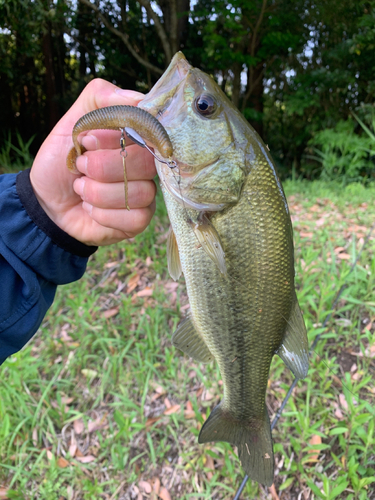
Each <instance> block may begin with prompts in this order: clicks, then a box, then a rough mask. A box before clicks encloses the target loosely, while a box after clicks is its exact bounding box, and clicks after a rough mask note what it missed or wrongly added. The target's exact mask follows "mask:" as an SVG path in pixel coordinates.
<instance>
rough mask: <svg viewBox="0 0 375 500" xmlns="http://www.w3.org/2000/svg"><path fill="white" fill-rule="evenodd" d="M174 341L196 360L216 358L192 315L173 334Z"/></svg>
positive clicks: (206, 361)
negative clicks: (199, 331) (196, 326)
mask: <svg viewBox="0 0 375 500" xmlns="http://www.w3.org/2000/svg"><path fill="white" fill-rule="evenodd" d="M172 343H173V345H174V346H175V347H177V349H180V351H182V352H184V353H185V354H187V355H188V356H190V357H191V358H193V359H194V360H195V361H200V362H201V363H209V362H210V361H212V360H213V359H214V357H213V355H212V354H211V351H210V350H209V349H208V347H207V345H206V343H205V341H204V340H203V338H202V337H201V335H200V334H199V333H198V332H197V330H196V329H195V326H194V325H193V322H192V320H191V316H190V315H188V316H187V317H186V318H185V319H183V320H182V321H181V323H180V324H179V325H178V327H177V330H176V331H175V332H174V334H173V336H172Z"/></svg>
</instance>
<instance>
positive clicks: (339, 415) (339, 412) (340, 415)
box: [335, 408, 344, 420]
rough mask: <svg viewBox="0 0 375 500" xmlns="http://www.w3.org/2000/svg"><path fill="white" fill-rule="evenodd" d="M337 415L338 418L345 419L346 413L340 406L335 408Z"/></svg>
mask: <svg viewBox="0 0 375 500" xmlns="http://www.w3.org/2000/svg"><path fill="white" fill-rule="evenodd" d="M335 417H336V418H337V420H343V419H344V415H343V414H342V411H341V410H340V408H336V410H335Z"/></svg>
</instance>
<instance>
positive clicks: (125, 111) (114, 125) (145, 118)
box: [66, 106, 173, 174]
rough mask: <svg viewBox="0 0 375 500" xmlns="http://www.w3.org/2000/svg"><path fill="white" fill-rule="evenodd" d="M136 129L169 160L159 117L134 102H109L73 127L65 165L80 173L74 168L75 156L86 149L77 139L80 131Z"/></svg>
mask: <svg viewBox="0 0 375 500" xmlns="http://www.w3.org/2000/svg"><path fill="white" fill-rule="evenodd" d="M126 128H129V129H133V130H135V131H136V132H137V133H138V134H139V135H140V136H141V137H142V138H143V139H144V140H145V141H147V142H149V143H150V144H152V145H153V146H155V147H156V148H157V149H158V150H159V152H160V154H161V156H163V158H168V159H169V160H170V161H171V157H172V154H173V147H172V143H171V140H170V139H169V136H168V134H167V131H166V130H165V128H164V127H163V125H162V124H161V123H159V122H158V120H157V119H156V118H155V117H154V116H152V115H151V114H150V113H148V112H147V111H145V110H143V109H141V108H136V107H135V106H109V107H107V108H100V109H95V110H94V111H91V112H90V113H87V114H86V115H84V116H82V117H81V118H80V119H79V120H78V121H77V123H76V124H75V125H74V128H73V143H74V148H72V149H71V150H70V152H69V154H68V157H67V159H66V164H67V167H68V169H69V170H70V171H71V172H73V173H75V174H79V173H80V172H79V171H78V170H77V168H76V158H77V156H79V155H80V154H82V153H84V152H85V149H84V148H83V146H81V145H80V144H79V142H78V136H79V134H80V133H81V132H85V131H87V130H97V129H107V130H122V129H126Z"/></svg>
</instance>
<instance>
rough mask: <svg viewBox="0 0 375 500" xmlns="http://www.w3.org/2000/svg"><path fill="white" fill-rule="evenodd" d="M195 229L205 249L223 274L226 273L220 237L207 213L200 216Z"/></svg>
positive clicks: (194, 226)
mask: <svg viewBox="0 0 375 500" xmlns="http://www.w3.org/2000/svg"><path fill="white" fill-rule="evenodd" d="M193 224H194V223H193ZM193 231H194V234H195V235H196V237H197V239H198V241H199V243H200V244H201V245H202V248H203V250H204V251H205V252H206V254H207V255H208V256H209V257H210V259H212V260H213V261H214V262H215V264H216V265H217V267H218V268H219V271H220V272H221V274H224V275H226V274H227V265H226V263H225V253H224V250H223V247H222V244H221V241H220V237H219V235H218V233H217V231H216V229H215V228H214V226H213V225H212V224H211V222H210V221H209V220H208V218H207V216H206V215H204V214H202V215H201V216H200V217H199V221H198V222H197V223H196V224H194V225H193Z"/></svg>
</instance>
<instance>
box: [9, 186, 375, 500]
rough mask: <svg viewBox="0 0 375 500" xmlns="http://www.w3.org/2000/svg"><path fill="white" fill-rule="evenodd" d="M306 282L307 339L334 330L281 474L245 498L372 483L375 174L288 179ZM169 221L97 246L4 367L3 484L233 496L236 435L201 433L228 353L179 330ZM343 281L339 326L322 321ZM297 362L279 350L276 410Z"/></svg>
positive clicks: (83, 492) (279, 458)
mask: <svg viewBox="0 0 375 500" xmlns="http://www.w3.org/2000/svg"><path fill="white" fill-rule="evenodd" d="M286 192H287V195H288V201H289V206H290V210H291V213H292V219H293V225H294V238H295V247H296V251H295V262H296V280H297V295H298V298H299V301H300V304H301V308H302V311H303V314H304V317H305V321H306V325H307V329H308V334H309V339H310V342H312V341H313V340H314V338H315V337H316V336H317V335H319V334H322V336H321V339H320V340H319V342H318V344H317V347H316V348H315V350H314V352H313V353H312V356H311V361H310V370H309V374H308V377H307V378H306V379H305V380H303V381H300V382H299V383H298V385H297V387H296V389H295V390H294V392H293V394H292V397H291V398H290V400H289V402H288V404H287V405H286V407H285V410H284V412H283V414H282V417H281V418H280V420H279V422H278V424H277V426H276V428H275V430H274V431H273V439H274V449H275V462H276V463H275V465H276V467H275V469H276V471H275V472H276V474H275V483H274V486H273V487H272V488H271V489H269V488H263V487H262V486H260V485H258V484H256V483H252V482H251V481H249V482H248V483H247V486H246V488H245V490H244V493H243V494H242V496H241V498H243V499H245V498H246V499H271V500H277V499H280V500H297V499H298V500H312V499H319V498H322V499H327V500H331V499H334V498H339V499H348V500H350V499H360V500H364V499H366V500H367V499H368V500H373V499H375V432H374V421H375V410H374V407H375V405H374V403H375V387H374V378H375V293H374V292H375V229H374V232H373V234H372V236H371V237H370V239H369V241H368V242H367V243H366V247H365V249H364V251H363V253H362V254H361V255H360V258H359V262H358V264H357V266H356V267H355V269H354V270H353V271H352V272H351V273H350V274H349V272H350V266H351V264H352V263H353V262H354V261H355V259H356V257H357V254H358V252H359V250H360V248H361V246H362V245H363V243H364V240H365V238H366V235H367V233H368V231H369V229H370V227H371V225H372V224H373V222H374V220H375V190H374V189H365V188H363V187H362V186H360V185H349V186H347V187H346V188H344V187H339V186H337V185H334V184H324V183H321V182H315V183H304V182H288V183H286ZM167 231H168V221H167V216H166V212H165V207H164V205H163V203H162V201H161V199H159V203H158V210H157V215H156V217H155V218H154V220H153V222H152V224H151V226H150V228H149V229H148V230H147V231H146V232H145V233H144V234H142V235H140V236H139V237H137V238H135V239H134V240H131V241H128V242H123V243H121V244H119V245H116V246H112V247H109V248H102V249H100V250H99V251H98V252H97V253H96V254H95V255H94V256H93V257H92V258H91V259H90V262H89V264H88V268H87V272H86V274H85V276H84V278H83V279H81V280H80V281H79V282H77V283H73V284H71V285H67V286H62V287H60V288H59V290H58V292H57V295H56V300H55V302H54V304H53V306H52V307H51V309H50V311H49V312H48V314H47V316H46V318H45V320H44V322H43V324H42V326H41V328H40V330H39V331H38V333H37V335H36V336H35V337H34V339H33V340H32V341H31V342H30V343H29V345H28V346H27V347H26V348H25V349H23V350H22V352H20V353H18V354H17V355H15V356H13V357H12V358H11V359H9V360H8V361H7V362H6V363H5V364H4V365H3V366H2V367H1V368H0V421H1V426H0V499H6V498H13V499H27V500H28V499H32V500H34V499H43V500H63V499H66V500H91V499H106V500H115V499H116V500H117V499H118V500H143V499H146V498H149V499H153V500H157V499H158V498H160V499H161V500H168V499H172V500H176V499H181V500H185V499H210V500H224V499H231V498H233V496H234V494H235V492H236V490H237V488H238V486H239V485H240V483H241V481H242V478H243V471H242V469H241V466H240V464H239V461H238V459H237V456H236V454H235V452H234V451H233V450H232V447H231V446H230V445H229V444H225V443H218V444H212V443H209V444H205V445H198V444H197V436H198V433H199V429H200V427H201V425H202V422H203V421H204V419H205V418H206V417H207V416H208V414H209V412H210V411H211V409H212V408H213V407H214V406H215V405H216V404H217V402H218V401H219V400H220V397H221V394H222V387H221V385H222V384H221V380H220V373H219V371H218V369H217V367H216V366H215V365H200V364H197V363H193V362H192V361H191V360H190V359H189V358H187V357H186V356H184V355H183V354H182V353H180V352H178V351H176V349H175V348H174V347H172V345H171V334H172V332H173V331H174V329H175V327H176V325H177V323H178V322H179V320H180V318H181V317H182V316H183V315H184V314H185V313H186V310H187V308H188V298H187V295H186V291H185V286H184V281H183V278H182V279H180V281H179V282H178V283H175V282H174V281H173V280H172V279H171V278H170V277H169V276H168V273H167V271H166V256H165V252H166V250H165V248H166V237H167ZM343 284H345V285H346V288H345V290H344V291H343V293H342V295H341V297H340V299H339V301H338V304H337V306H336V309H335V311H334V312H333V314H332V317H331V318H330V320H329V322H328V325H327V328H322V324H323V322H324V320H325V318H326V316H327V314H328V313H329V312H330V309H331V307H332V303H333V301H334V299H335V296H336V294H337V292H338V291H339V289H340V287H341V285H343ZM292 380H293V377H292V374H291V373H290V372H289V371H288V369H287V368H286V367H285V365H284V364H283V363H282V362H281V360H280V359H279V358H278V357H277V356H275V358H274V361H273V363H272V366H271V372H270V379H269V390H268V394H267V406H268V410H269V414H270V417H271V420H272V418H273V417H274V415H275V413H276V411H277V410H278V408H279V406H280V404H281V402H282V400H283V398H284V396H285V395H286V393H287V391H288V388H289V385H290V383H291V382H292Z"/></svg>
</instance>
